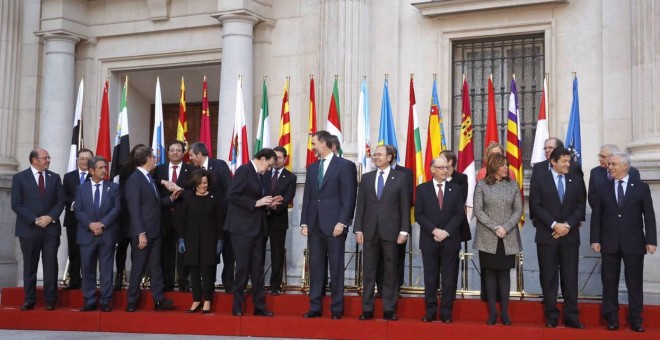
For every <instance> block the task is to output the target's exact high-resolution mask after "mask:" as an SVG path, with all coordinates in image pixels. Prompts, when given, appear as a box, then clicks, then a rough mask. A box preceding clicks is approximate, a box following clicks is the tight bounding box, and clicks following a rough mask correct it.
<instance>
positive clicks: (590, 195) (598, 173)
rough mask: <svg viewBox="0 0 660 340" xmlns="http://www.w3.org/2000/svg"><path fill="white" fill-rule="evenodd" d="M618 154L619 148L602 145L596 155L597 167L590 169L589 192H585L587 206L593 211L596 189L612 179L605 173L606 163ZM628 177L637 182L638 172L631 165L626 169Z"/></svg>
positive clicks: (612, 145)
mask: <svg viewBox="0 0 660 340" xmlns="http://www.w3.org/2000/svg"><path fill="white" fill-rule="evenodd" d="M614 152H619V147H617V146H616V145H614V144H604V145H603V146H601V147H600V152H599V153H598V163H599V164H598V166H596V167H594V168H593V169H591V173H590V175H589V189H588V190H589V191H587V200H588V201H589V206H590V207H591V209H592V210H593V208H594V200H595V198H596V194H597V193H596V189H597V188H598V187H599V186H601V185H602V184H603V183H605V182H608V181H609V180H611V179H612V177H611V175H610V173H609V172H608V171H607V163H608V161H609V158H610V156H612V153H614ZM628 175H630V179H631V180H639V179H640V177H639V170H637V169H636V168H635V167H633V166H632V165H631V166H630V167H629V168H628Z"/></svg>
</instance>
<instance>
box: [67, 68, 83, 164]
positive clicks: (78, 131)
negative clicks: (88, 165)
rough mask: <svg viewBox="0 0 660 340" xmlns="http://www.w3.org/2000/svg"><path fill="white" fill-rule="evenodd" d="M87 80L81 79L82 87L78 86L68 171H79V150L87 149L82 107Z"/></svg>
mask: <svg viewBox="0 0 660 340" xmlns="http://www.w3.org/2000/svg"><path fill="white" fill-rule="evenodd" d="M84 81H85V79H84V78H83V79H80V86H78V98H77V99H76V111H75V113H74V114H73V132H72V133H71V152H69V166H68V167H67V170H68V171H73V170H76V169H78V164H77V163H76V159H77V158H78V150H80V149H81V148H84V147H85V145H84V144H85V143H84V141H83V126H82V105H83V94H84V91H85V90H84V89H85V84H84Z"/></svg>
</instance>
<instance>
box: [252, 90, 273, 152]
mask: <svg viewBox="0 0 660 340" xmlns="http://www.w3.org/2000/svg"><path fill="white" fill-rule="evenodd" d="M262 88H263V92H262V93H263V94H262V96H261V111H259V127H258V128H257V138H256V139H255V141H254V152H255V153H257V151H259V150H261V149H263V148H269V147H270V119H268V89H267V88H266V79H265V77H264V84H263V86H262Z"/></svg>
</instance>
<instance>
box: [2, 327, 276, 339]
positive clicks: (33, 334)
mask: <svg viewBox="0 0 660 340" xmlns="http://www.w3.org/2000/svg"><path fill="white" fill-rule="evenodd" d="M0 339H3V340H62V339H67V340H83V339H84V340H97V339H102V340H125V339H140V340H175V339H177V340H179V339H181V340H201V339H249V338H248V337H233V336H197V335H181V334H176V335H173V334H134V333H102V332H60V331H23V330H6V329H3V330H0ZM259 339H265V340H279V339H282V338H259Z"/></svg>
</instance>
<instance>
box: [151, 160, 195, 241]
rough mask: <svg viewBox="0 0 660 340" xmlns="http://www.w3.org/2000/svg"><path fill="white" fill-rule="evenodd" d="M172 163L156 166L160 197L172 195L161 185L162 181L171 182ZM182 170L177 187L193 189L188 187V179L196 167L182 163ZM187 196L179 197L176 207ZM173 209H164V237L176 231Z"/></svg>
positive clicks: (162, 217) (162, 219)
mask: <svg viewBox="0 0 660 340" xmlns="http://www.w3.org/2000/svg"><path fill="white" fill-rule="evenodd" d="M169 166H170V163H169V162H167V163H165V164H161V165H158V166H156V169H154V182H156V186H157V187H158V191H159V192H160V197H166V196H169V195H170V191H169V190H167V188H165V186H164V185H161V184H160V181H161V180H166V181H169V180H170V175H171V172H172V171H171V169H170V168H169ZM179 166H180V170H179V176H178V177H177V179H176V185H178V186H180V187H182V188H184V189H192V186H191V185H188V177H189V175H190V173H192V171H193V170H195V166H194V165H191V164H187V163H184V162H181V163H180V164H179ZM184 197H185V195H181V196H179V199H178V200H177V202H176V204H175V207H176V206H177V205H179V204H180V203H181V202H180V201H182V200H183V199H185V198H184ZM172 212H173V211H172V209H162V216H161V224H162V232H163V236H171V235H173V234H174V232H175V231H176V228H175V227H174V214H173V213H172Z"/></svg>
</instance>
